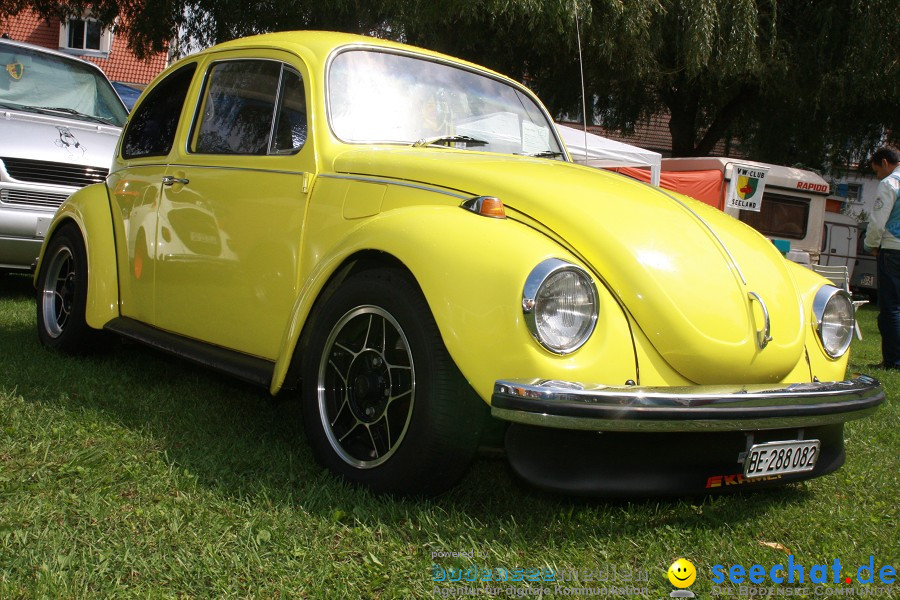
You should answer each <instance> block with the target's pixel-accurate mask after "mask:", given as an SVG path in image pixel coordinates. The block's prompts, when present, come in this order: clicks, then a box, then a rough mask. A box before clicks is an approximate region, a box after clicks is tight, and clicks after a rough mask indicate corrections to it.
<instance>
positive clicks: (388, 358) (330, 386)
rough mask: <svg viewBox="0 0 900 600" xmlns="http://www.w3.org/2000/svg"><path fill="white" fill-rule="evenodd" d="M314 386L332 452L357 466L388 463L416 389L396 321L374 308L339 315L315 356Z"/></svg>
mask: <svg viewBox="0 0 900 600" xmlns="http://www.w3.org/2000/svg"><path fill="white" fill-rule="evenodd" d="M317 390H318V408H319V416H320V417H321V419H322V426H323V428H324V431H325V435H326V437H327V438H328V442H329V443H330V444H331V447H332V448H333V449H334V451H335V452H336V453H337V455H338V456H340V458H341V459H342V460H343V461H344V462H346V463H348V464H350V465H352V466H354V467H356V468H359V469H370V468H372V467H377V466H378V465H380V464H382V463H384V462H385V461H387V460H388V459H389V458H390V457H391V456H392V455H393V454H394V452H396V451H397V449H398V448H399V447H400V444H401V442H402V441H403V438H404V436H405V435H406V431H407V429H408V427H409V423H410V420H411V418H412V413H413V405H414V404H415V390H416V377H415V365H414V364H413V357H412V352H411V351H410V348H409V342H408V340H407V339H406V335H405V334H404V332H403V329H402V328H401V327H400V325H399V324H398V323H397V321H396V319H394V317H393V316H391V314H390V313H388V312H387V311H385V310H383V309H381V308H379V307H377V306H359V307H357V308H354V309H352V310H350V311H349V312H347V313H346V314H345V315H344V316H343V317H341V319H340V320H339V321H338V322H337V323H336V324H335V326H334V327H333V328H332V330H331V332H330V333H329V335H328V339H327V340H326V342H325V347H324V348H323V352H322V355H321V358H320V359H319V369H318V378H317Z"/></svg>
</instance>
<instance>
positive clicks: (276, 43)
mask: <svg viewBox="0 0 900 600" xmlns="http://www.w3.org/2000/svg"><path fill="white" fill-rule="evenodd" d="M350 45H359V46H369V47H373V48H389V49H393V50H400V51H404V52H411V53H414V54H418V55H422V56H428V57H431V58H436V59H438V60H443V61H448V62H452V63H454V64H461V65H465V66H467V67H470V68H472V69H475V70H478V71H482V72H485V73H490V74H492V75H494V76H496V77H498V78H500V79H504V80H506V81H514V80H512V79H510V78H509V77H507V76H505V75H503V74H501V73H497V72H495V71H492V70H490V69H488V68H485V67H483V66H481V65H477V64H475V63H470V62H468V61H465V60H462V59H460V58H456V57H454V56H450V55H447V54H441V53H440V52H435V51H433V50H428V49H425V48H420V47H418V46H410V45H407V44H401V43H399V42H394V41H391V40H385V39H381V38H374V37H369V36H364V35H356V34H352V33H341V32H337V31H279V32H275V33H264V34H261V35H253V36H249V37H244V38H239V39H236V40H231V41H228V42H223V43H221V44H217V45H215V46H213V47H211V48H207V49H206V50H204V51H203V52H201V54H203V53H213V52H217V51H222V50H239V49H241V48H283V49H286V50H291V51H293V52H295V53H296V54H298V55H300V56H306V57H309V56H315V57H317V58H319V59H320V60H322V61H324V60H325V59H326V58H327V57H328V56H329V55H330V54H331V52H332V51H333V50H335V49H337V48H340V47H342V46H350ZM514 83H516V84H517V85H521V84H519V83H518V82H514Z"/></svg>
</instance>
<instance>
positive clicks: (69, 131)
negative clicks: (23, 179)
mask: <svg viewBox="0 0 900 600" xmlns="http://www.w3.org/2000/svg"><path fill="white" fill-rule="evenodd" d="M121 132H122V129H121V128H120V127H116V126H114V125H104V124H101V123H90V122H88V121H79V120H76V119H70V118H60V117H56V116H53V115H39V114H34V113H26V112H20V111H15V110H9V109H0V159H2V158H3V157H9V158H25V159H31V160H42V161H49V162H59V163H74V164H79V165H86V166H91V167H102V168H104V169H109V168H110V167H111V166H112V159H113V154H114V153H115V150H116V143H117V142H118V139H119V134H120V133H121Z"/></svg>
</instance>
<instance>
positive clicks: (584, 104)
mask: <svg viewBox="0 0 900 600" xmlns="http://www.w3.org/2000/svg"><path fill="white" fill-rule="evenodd" d="M572 4H573V6H574V7H575V37H576V39H577V40H578V70H579V71H580V72H581V117H582V121H583V122H584V164H587V162H588V129H587V128H588V123H587V96H586V94H585V92H584V61H583V60H582V58H581V27H580V26H579V25H578V2H577V0H576V1H575V2H573V3H572Z"/></svg>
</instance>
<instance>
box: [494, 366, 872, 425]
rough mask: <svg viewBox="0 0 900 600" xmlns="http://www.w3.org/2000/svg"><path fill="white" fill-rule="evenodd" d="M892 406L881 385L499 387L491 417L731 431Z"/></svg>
mask: <svg viewBox="0 0 900 600" xmlns="http://www.w3.org/2000/svg"><path fill="white" fill-rule="evenodd" d="M883 401H884V390H883V389H882V387H881V384H880V383H879V382H878V380H876V379H873V378H872V377H868V376H866V375H860V376H858V377H857V378H855V379H851V380H847V381H839V382H815V383H796V384H785V385H774V386H771V385H765V384H755V385H745V386H687V387H644V388H641V387H633V386H631V387H608V386H603V385H586V384H580V383H575V382H565V381H546V380H540V379H538V380H533V379H532V380H508V381H503V380H501V381H497V382H496V383H495V385H494V393H493V396H492V406H491V414H492V415H493V416H495V417H497V418H500V419H504V420H507V421H514V422H518V423H526V424H530V425H539V426H542V427H555V428H563V429H580V430H589V431H634V432H651V431H731V430H751V429H781V428H785V427H808V426H815V425H833V424H838V423H843V422H845V421H849V420H852V419H859V418H862V417H865V416H868V415H869V414H871V413H872V412H874V411H875V409H876V408H877V406H878V405H879V404H881V403H882V402H883Z"/></svg>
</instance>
